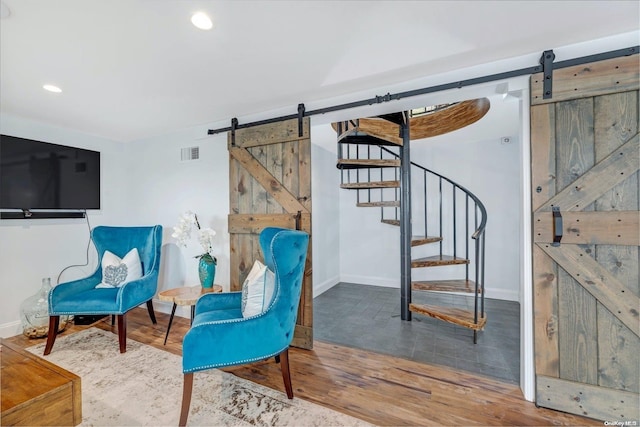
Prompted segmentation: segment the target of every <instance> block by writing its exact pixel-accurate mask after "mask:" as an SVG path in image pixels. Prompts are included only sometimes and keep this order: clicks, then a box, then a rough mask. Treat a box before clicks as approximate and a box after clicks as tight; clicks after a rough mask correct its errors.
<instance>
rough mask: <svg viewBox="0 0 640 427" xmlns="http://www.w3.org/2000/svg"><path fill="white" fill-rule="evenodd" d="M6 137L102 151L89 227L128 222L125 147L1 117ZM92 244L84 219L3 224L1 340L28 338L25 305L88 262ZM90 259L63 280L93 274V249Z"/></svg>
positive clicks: (0, 228)
mask: <svg viewBox="0 0 640 427" xmlns="http://www.w3.org/2000/svg"><path fill="white" fill-rule="evenodd" d="M0 132H1V133H3V134H7V135H12V136H18V137H23V138H28V139H35V140H39V141H45V142H52V143H56V144H62V145H69V146H73V147H81V148H87V149H91V150H96V151H100V157H101V170H100V174H101V176H100V178H101V187H102V191H101V209H100V210H93V211H89V212H88V217H89V221H90V223H91V226H92V227H94V226H96V225H106V224H109V225H115V224H119V223H122V222H123V221H125V220H126V219H127V217H126V216H123V215H122V213H123V209H122V207H123V204H124V201H123V199H122V197H121V195H122V194H123V193H126V192H127V191H128V187H129V186H128V185H127V181H126V173H124V171H123V168H122V167H121V162H122V159H123V158H124V157H125V156H124V153H125V145H124V144H121V143H119V142H115V141H111V140H107V139H104V138H100V137H97V136H94V135H89V134H85V133H80V132H76V131H73V130H71V129H64V128H59V127H54V126H49V125H46V124H43V123H38V122H34V121H31V120H27V119H24V118H20V117H16V116H10V115H6V114H2V115H0ZM88 241H89V229H88V227H87V222H86V221H85V220H84V219H34V220H26V219H18V220H14V219H11V220H6V219H5V220H0V294H1V295H2V298H0V336H2V337H7V336H12V335H16V334H19V333H21V332H22V328H21V325H20V321H19V319H20V304H21V303H22V301H24V300H25V299H26V298H27V297H29V296H31V295H33V294H34V293H36V291H37V290H38V289H40V285H41V282H42V278H44V277H51V283H52V284H55V283H56V279H57V277H58V275H59V274H60V273H61V271H62V270H63V269H64V268H65V267H67V266H70V265H75V264H85V263H86V262H87V255H86V253H87V244H88ZM89 254H90V259H89V265H88V266H85V267H73V268H70V269H69V270H66V271H65V273H64V274H63V275H62V277H61V280H62V281H65V280H70V279H74V278H78V277H83V276H85V275H87V274H89V273H91V272H93V271H94V270H95V266H96V265H97V263H96V260H95V250H94V249H93V247H91V250H90V252H89Z"/></svg>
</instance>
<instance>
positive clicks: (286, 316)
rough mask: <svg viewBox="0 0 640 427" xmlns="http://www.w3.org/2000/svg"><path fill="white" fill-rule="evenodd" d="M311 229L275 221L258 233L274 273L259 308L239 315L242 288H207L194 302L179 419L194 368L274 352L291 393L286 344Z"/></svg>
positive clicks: (187, 399) (187, 402) (239, 361)
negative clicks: (283, 226) (270, 293)
mask: <svg viewBox="0 0 640 427" xmlns="http://www.w3.org/2000/svg"><path fill="white" fill-rule="evenodd" d="M308 244H309V235H308V234H307V233H305V232H302V231H295V230H287V229H281V228H275V227H269V228H265V229H264V230H263V231H262V232H261V233H260V247H261V249H262V253H263V255H264V262H265V264H266V265H267V267H268V268H269V269H270V270H271V271H272V272H273V273H274V275H275V290H274V294H273V299H272V301H271V304H270V305H269V306H268V307H267V309H266V310H265V311H263V312H262V313H260V314H257V315H254V316H251V317H247V318H243V317H242V309H241V304H242V292H230V293H222V294H213V293H211V294H205V295H203V296H201V297H200V299H199V300H198V301H197V303H196V307H195V317H194V319H193V324H192V326H191V328H190V329H189V331H188V332H187V334H186V335H185V337H184V340H183V342H182V371H183V374H184V387H183V394H182V409H181V412H180V425H181V426H184V425H186V423H187V417H188V416H189V407H190V405H191V392H192V389H193V374H194V372H198V371H202V370H206V369H212V368H219V367H223V366H232V365H241V364H245V363H251V362H255V361H259V360H264V359H268V358H270V357H273V356H275V357H276V360H278V359H279V360H280V367H281V369H282V378H283V380H284V385H285V389H286V392H287V397H288V398H289V399H292V398H293V388H292V387H291V376H290V373H289V353H288V350H289V345H290V344H291V340H292V339H293V332H294V328H295V324H296V317H297V314H298V304H299V302H300V293H301V289H302V280H303V275H304V267H305V261H306V258H307V247H308Z"/></svg>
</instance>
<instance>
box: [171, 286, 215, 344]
mask: <svg viewBox="0 0 640 427" xmlns="http://www.w3.org/2000/svg"><path fill="white" fill-rule="evenodd" d="M212 292H222V286H220V285H213V287H211V288H203V287H202V286H200V285H197V286H182V287H180V288H173V289H168V290H166V291H162V292H160V293H159V294H158V298H159V299H160V301H167V302H172V303H173V307H172V308H171V317H169V325H168V326H167V334H166V335H165V337H164V345H166V344H167V338H169V331H170V330H171V323H173V315H174V314H175V313H176V307H177V306H179V305H180V306H186V305H190V306H191V323H193V317H194V316H195V312H196V305H195V304H196V301H198V298H200V297H201V296H202V295H204V294H209V293H212Z"/></svg>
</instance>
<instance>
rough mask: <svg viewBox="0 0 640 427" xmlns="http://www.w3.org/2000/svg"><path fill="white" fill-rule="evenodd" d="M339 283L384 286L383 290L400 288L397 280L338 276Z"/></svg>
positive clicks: (348, 275) (349, 275) (350, 275)
mask: <svg viewBox="0 0 640 427" xmlns="http://www.w3.org/2000/svg"><path fill="white" fill-rule="evenodd" d="M340 281H341V282H346V283H356V284H358V285H371V286H384V287H385V288H398V289H399V288H400V281H399V280H398V279H384V278H382V277H371V276H358V275H353V274H344V275H342V276H340Z"/></svg>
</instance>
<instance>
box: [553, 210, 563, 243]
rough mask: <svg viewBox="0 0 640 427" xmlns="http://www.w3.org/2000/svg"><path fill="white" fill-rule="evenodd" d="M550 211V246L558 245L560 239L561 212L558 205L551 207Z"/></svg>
mask: <svg viewBox="0 0 640 427" xmlns="http://www.w3.org/2000/svg"><path fill="white" fill-rule="evenodd" d="M551 212H552V214H553V243H552V244H551V246H560V241H561V240H562V214H561V213H560V207H558V206H554V207H552V208H551Z"/></svg>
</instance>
